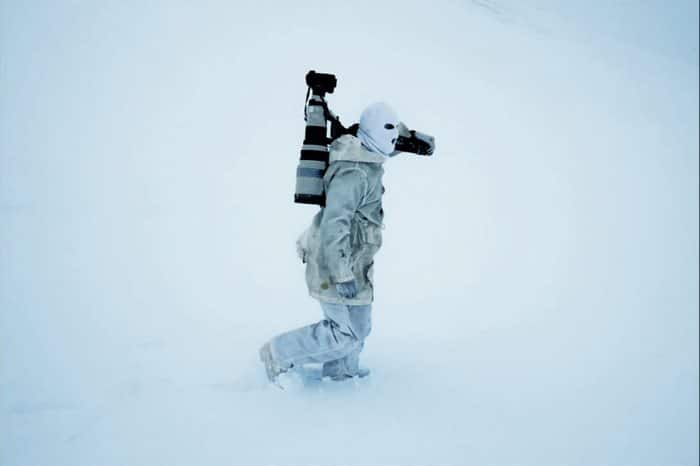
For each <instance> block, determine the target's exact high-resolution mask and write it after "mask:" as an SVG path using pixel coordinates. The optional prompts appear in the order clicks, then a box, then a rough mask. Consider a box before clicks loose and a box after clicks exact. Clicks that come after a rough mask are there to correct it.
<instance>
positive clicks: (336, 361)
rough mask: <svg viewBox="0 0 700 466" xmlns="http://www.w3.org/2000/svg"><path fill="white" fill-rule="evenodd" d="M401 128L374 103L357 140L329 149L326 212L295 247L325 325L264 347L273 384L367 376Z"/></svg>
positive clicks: (387, 111) (289, 334) (287, 335)
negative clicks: (364, 362)
mask: <svg viewBox="0 0 700 466" xmlns="http://www.w3.org/2000/svg"><path fill="white" fill-rule="evenodd" d="M399 124H400V122H399V120H398V118H397V116H396V114H395V113H394V111H393V110H392V109H391V108H390V107H389V106H388V105H386V104H383V103H377V104H373V105H370V106H369V107H367V108H366V109H365V110H364V112H362V116H361V117H360V123H359V128H358V130H357V136H353V135H351V134H346V135H343V136H341V137H340V138H338V139H336V140H335V141H334V142H333V143H332V144H331V146H330V154H329V162H330V164H329V166H328V169H327V170H326V172H325V175H324V178H323V183H324V188H325V192H326V206H325V207H324V208H322V209H321V210H320V211H319V212H318V214H316V216H315V217H314V219H313V222H312V224H311V226H310V227H309V228H308V229H307V230H306V231H305V232H304V233H303V234H302V235H301V237H300V238H299V240H298V241H297V251H298V252H299V256H300V258H301V259H302V261H303V262H305V263H306V283H307V285H308V288H309V293H310V294H311V296H313V297H314V298H316V299H318V300H319V301H320V302H321V308H322V309H323V315H324V319H323V320H321V321H320V322H317V323H315V324H312V325H308V326H306V327H302V328H299V329H296V330H292V331H289V332H286V333H283V334H281V335H278V336H276V337H274V338H272V339H271V340H270V341H269V342H267V343H265V345H263V347H262V348H261V349H260V358H261V360H262V361H263V363H264V364H265V368H266V371H267V376H268V378H269V379H270V381H271V382H275V381H276V379H277V376H279V375H280V374H281V373H283V372H286V371H287V370H289V369H291V368H294V369H295V370H299V371H301V372H303V373H306V374H307V375H308V374H309V373H310V372H312V371H313V372H315V375H316V378H320V377H324V376H328V377H331V378H332V379H333V380H344V379H346V378H350V377H355V376H359V377H364V376H366V375H368V374H369V370H367V369H363V368H360V366H359V356H360V352H361V351H362V348H363V347H364V341H365V338H367V336H368V335H369V333H370V330H371V317H370V313H371V309H372V301H373V298H374V290H373V284H372V270H373V265H374V255H375V254H376V253H377V251H378V250H379V248H380V246H381V244H382V231H381V230H382V226H383V225H382V218H383V216H384V211H383V210H382V194H383V193H384V187H383V186H382V175H383V173H384V169H383V166H382V165H383V163H384V162H385V160H386V159H387V157H390V156H392V155H395V154H396V152H394V146H395V143H396V141H397V138H398V136H399ZM309 368H314V369H315V370H312V369H309Z"/></svg>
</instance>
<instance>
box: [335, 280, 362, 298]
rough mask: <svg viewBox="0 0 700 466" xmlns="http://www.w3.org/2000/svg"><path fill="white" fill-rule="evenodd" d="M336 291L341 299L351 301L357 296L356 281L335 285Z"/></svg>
mask: <svg viewBox="0 0 700 466" xmlns="http://www.w3.org/2000/svg"><path fill="white" fill-rule="evenodd" d="M335 291H337V292H338V295H339V296H340V297H341V298H346V299H351V298H354V297H355V296H357V285H355V280H350V281H349V282H342V283H336V284H335Z"/></svg>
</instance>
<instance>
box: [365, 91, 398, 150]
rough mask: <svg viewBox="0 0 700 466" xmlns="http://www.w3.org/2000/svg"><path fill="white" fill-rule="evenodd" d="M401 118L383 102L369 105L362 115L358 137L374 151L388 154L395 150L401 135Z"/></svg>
mask: <svg viewBox="0 0 700 466" xmlns="http://www.w3.org/2000/svg"><path fill="white" fill-rule="evenodd" d="M398 126H399V118H398V117H397V116H396V113H395V112H394V110H392V108H391V107H389V106H388V105H387V104H385V103H383V102H379V103H376V104H372V105H370V106H369V107H367V108H366V109H365V110H364V111H363V112H362V115H361V116H360V128H359V129H358V130H357V137H358V138H360V141H362V144H363V145H364V146H365V147H366V148H367V149H369V150H371V151H372V152H378V153H380V154H384V155H386V156H388V155H390V154H391V153H392V152H394V145H395V144H396V139H397V138H398V137H399V128H398Z"/></svg>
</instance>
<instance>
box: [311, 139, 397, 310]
mask: <svg viewBox="0 0 700 466" xmlns="http://www.w3.org/2000/svg"><path fill="white" fill-rule="evenodd" d="M385 160H386V158H385V157H384V156H383V155H381V154H377V153H374V152H370V151H368V150H366V149H365V148H364V147H363V146H362V144H361V143H360V140H359V139H358V138H356V137H355V136H351V135H344V136H341V137H340V138H338V139H337V140H335V141H334V142H333V144H331V146H330V160H329V162H330V163H329V166H328V169H327V170H326V173H325V176H324V177H323V184H324V187H325V190H326V206H325V207H324V208H322V209H321V210H320V211H319V212H318V213H317V214H316V215H315V216H314V218H313V221H312V223H311V226H310V227H309V228H308V229H307V230H306V231H305V232H304V233H302V235H301V236H300V237H299V239H298V240H297V253H298V254H299V257H300V259H301V260H302V262H304V263H306V284H307V285H308V288H309V294H310V295H311V296H313V297H314V298H317V299H319V300H321V301H325V302H330V303H342V304H353V305H362V304H370V303H371V302H372V301H373V299H374V289H373V274H372V272H373V266H374V255H375V254H376V253H377V251H378V250H379V248H380V247H381V245H382V226H383V225H382V218H383V216H384V211H383V210H382V194H383V191H384V187H383V186H382V175H383V174H384V168H383V167H382V164H383V163H384V161H385ZM352 279H355V283H356V285H357V296H355V297H354V298H351V299H348V298H342V297H340V296H339V295H338V293H337V292H336V289H335V284H336V283H340V282H347V281H349V280H352Z"/></svg>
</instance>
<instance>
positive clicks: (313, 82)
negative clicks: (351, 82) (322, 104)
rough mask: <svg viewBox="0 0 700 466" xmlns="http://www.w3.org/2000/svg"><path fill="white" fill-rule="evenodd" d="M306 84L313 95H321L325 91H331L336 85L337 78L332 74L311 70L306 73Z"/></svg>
mask: <svg viewBox="0 0 700 466" xmlns="http://www.w3.org/2000/svg"><path fill="white" fill-rule="evenodd" d="M306 85H307V86H309V89H311V92H313V93H314V94H315V95H318V96H321V97H323V96H324V95H326V93H328V94H332V93H333V91H334V90H335V86H337V85H338V79H337V78H336V77H335V75H334V74H328V73H317V72H316V71H314V70H311V71H309V72H308V73H306Z"/></svg>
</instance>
